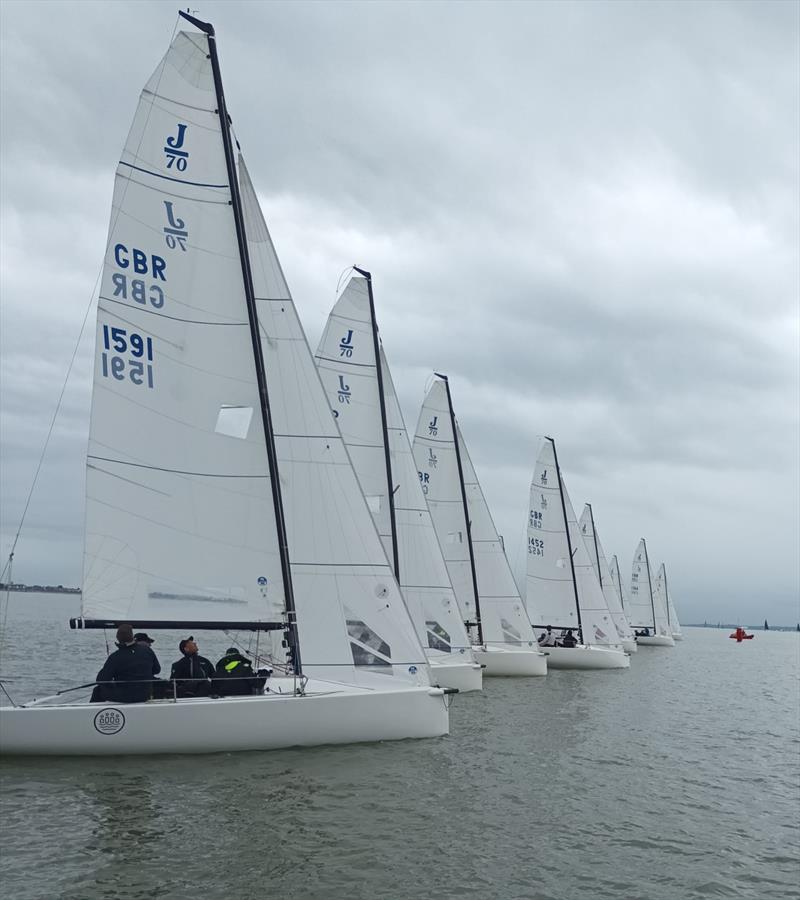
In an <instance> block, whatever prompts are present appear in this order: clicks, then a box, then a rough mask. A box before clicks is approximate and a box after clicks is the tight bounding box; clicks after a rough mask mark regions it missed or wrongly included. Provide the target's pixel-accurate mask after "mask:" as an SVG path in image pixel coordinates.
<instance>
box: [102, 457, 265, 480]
mask: <svg viewBox="0 0 800 900" xmlns="http://www.w3.org/2000/svg"><path fill="white" fill-rule="evenodd" d="M86 458H87V459H94V460H97V461H98V462H107V463H116V464H117V465H120V466H134V467H135V468H137V469H152V470H153V471H155V472H169V473H171V474H172V475H196V476H198V477H200V478H269V475H231V474H228V473H226V472H190V471H186V470H184V469H168V468H166V467H164V466H150V465H147V464H146V463H135V462H127V461H126V460H124V459H110V458H109V457H107V456H92V455H91V454H90V455H87V457H86ZM109 474H110V473H109Z"/></svg>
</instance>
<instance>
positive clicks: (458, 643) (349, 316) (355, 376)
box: [316, 268, 483, 691]
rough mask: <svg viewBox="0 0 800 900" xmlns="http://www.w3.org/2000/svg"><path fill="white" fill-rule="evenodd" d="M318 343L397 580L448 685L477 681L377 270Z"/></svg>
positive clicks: (361, 273)
mask: <svg viewBox="0 0 800 900" xmlns="http://www.w3.org/2000/svg"><path fill="white" fill-rule="evenodd" d="M354 272H355V275H354V276H353V277H351V278H350V280H349V281H348V283H347V285H346V286H345V289H344V290H343V291H342V293H341V295H340V297H339V299H338V300H337V301H336V304H335V305H334V307H333V309H332V310H331V313H330V315H329V316H328V321H327V323H326V326H325V331H324V332H323V335H322V338H321V340H320V343H319V347H318V348H317V355H316V360H317V368H318V369H319V373H320V376H321V378H322V383H323V385H324V386H325V390H326V391H327V394H328V401H329V403H330V405H331V408H332V410H333V413H334V416H335V418H336V422H337V423H338V425H339V430H340V431H341V433H342V438H343V439H344V442H345V445H346V446H347V449H348V452H349V454H350V458H351V460H352V462H353V467H354V468H355V470H356V474H357V475H358V480H359V483H360V484H361V488H362V490H363V492H364V495H365V496H366V498H367V503H368V506H369V508H370V511H371V513H372V517H373V519H374V521H375V526H376V528H377V529H378V533H379V534H380V536H381V540H382V541H383V545H384V549H385V550H386V555H387V557H388V559H389V560H391V561H392V568H393V570H394V573H395V576H396V578H397V580H398V582H399V583H400V589H401V590H402V592H403V597H404V598H405V601H406V606H407V607H408V610H409V613H410V614H411V618H412V620H413V621H414V624H415V626H416V628H417V634H418V636H419V638H420V641H421V642H422V645H423V647H424V648H425V652H426V654H427V656H428V660H429V662H430V665H431V676H432V678H433V680H434V682H435V683H437V684H439V685H441V686H442V687H451V688H458V690H460V691H477V690H480V689H481V686H482V680H483V679H482V671H481V666H480V664H479V663H478V662H477V661H476V660H475V657H474V654H473V652H472V647H471V643H470V639H469V636H468V634H467V630H466V628H465V626H464V623H463V621H462V618H461V613H460V611H459V607H458V602H457V600H456V596H455V593H454V591H453V587H452V585H451V584H450V576H449V575H448V573H447V566H446V564H445V562H444V559H443V558H442V553H441V550H440V549H439V543H438V541H437V540H436V532H435V530H434V527H433V522H432V521H431V515H430V512H429V510H428V505H427V503H426V502H425V495H424V494H423V493H422V486H421V484H420V481H419V478H418V477H417V467H416V465H415V463H414V457H413V455H412V452H411V444H410V442H409V439H408V433H407V431H406V427H405V423H404V422H403V416H402V412H401V410H400V403H399V401H398V399H397V394H396V392H395V389H394V384H393V382H392V377H391V374H390V371H389V366H388V364H387V362H386V357H385V355H384V351H383V347H382V345H381V340H380V337H379V334H378V325H377V321H376V318H375V301H374V295H373V286H372V276H371V274H370V273H369V272H367V271H365V270H364V269H358V268H355V269H354Z"/></svg>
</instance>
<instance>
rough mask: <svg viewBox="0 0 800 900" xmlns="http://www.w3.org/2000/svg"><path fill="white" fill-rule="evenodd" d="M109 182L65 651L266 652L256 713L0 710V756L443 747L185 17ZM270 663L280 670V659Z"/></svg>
mask: <svg viewBox="0 0 800 900" xmlns="http://www.w3.org/2000/svg"><path fill="white" fill-rule="evenodd" d="M181 16H182V17H183V19H184V20H185V21H187V22H189V23H190V24H191V25H193V26H194V27H195V28H196V29H197V30H195V31H181V32H179V33H178V34H177V35H176V37H175V39H174V41H173V42H172V45H171V47H170V48H169V50H168V51H167V53H166V55H165V57H164V58H163V60H162V62H161V63H160V64H159V65H158V67H157V69H156V70H155V72H154V74H153V76H152V77H151V78H150V79H149V81H148V82H147V84H146V86H145V88H144V91H143V92H142V95H141V98H140V101H139V106H138V109H137V111H136V115H135V117H134V120H133V125H132V127H131V131H130V134H129V136H128V140H127V143H126V145H125V148H124V151H123V154H122V158H121V160H120V163H119V166H118V168H117V173H116V182H115V189H114V200H113V208H112V215H111V224H110V228H109V236H108V245H107V250H106V258H105V266H104V271H103V277H102V284H101V290H100V297H99V302H98V312H97V345H96V353H95V371H94V389H93V398H92V415H91V428H90V439H89V448H88V457H87V473H86V475H87V479H86V480H87V484H86V526H85V556H84V577H83V599H82V615H81V617H80V618H79V619H77V620H75V621H73V623H72V624H73V626H74V627H77V628H108V627H114V626H116V625H119V624H121V623H130V624H131V625H133V627H134V628H141V629H144V628H146V629H148V630H150V629H159V628H164V629H165V628H169V629H186V630H190V629H191V630H194V629H223V630H231V631H237V630H242V631H244V630H249V631H264V632H268V633H270V634H273V635H277V636H278V640H277V641H275V645H276V647H277V649H278V651H279V652H280V653H282V658H281V659H280V660H279V662H282V663H283V665H284V667H285V670H286V674H285V675H283V676H280V677H278V676H276V677H274V678H272V679H270V680H269V681H268V682H267V690H266V691H265V692H263V693H261V694H260V695H257V696H243V697H220V698H214V697H202V698H187V699H173V700H151V701H148V702H144V703H135V704H134V703H131V704H120V703H117V704H110V705H109V704H105V705H98V704H92V703H89V702H88V701H87V700H82V701H77V702H76V701H69V700H68V701H67V702H60V701H63V700H64V697H68V696H69V697H71V696H74V695H73V694H65V695H63V696H62V697H61V698H45V699H44V700H41V701H34V702H33V703H30V704H23V705H22V706H15V707H4V708H2V709H0V750H2V752H3V753H22V754H103V755H105V754H127V753H173V752H174V753H197V752H212V751H229V750H253V749H268V748H277V747H290V746H294V745H311V744H324V743H350V742H356V741H379V740H387V739H397V738H409V737H430V736H435V735H441V734H445V733H446V732H447V730H448V710H447V702H446V700H447V698H446V697H445V692H444V691H443V690H442V689H440V688H436V687H433V686H432V685H431V681H430V677H429V668H428V664H427V659H426V657H425V653H424V651H423V649H422V646H421V644H420V642H419V639H418V637H417V634H416V631H415V629H414V625H413V623H412V622H411V619H410V618H409V615H408V612H407V610H406V607H405V604H404V602H403V599H402V596H401V593H400V589H399V586H398V584H397V581H396V579H395V576H394V573H393V572H392V569H391V567H390V566H389V565H388V563H387V560H386V556H385V553H384V550H383V547H382V545H381V542H380V538H379V536H378V534H377V532H376V530H375V527H374V524H373V521H372V518H371V516H370V513H369V510H368V508H367V505H366V501H365V500H364V497H363V495H362V492H361V489H360V487H359V485H358V481H357V479H356V475H355V473H354V471H353V469H352V467H351V465H350V460H349V457H348V455H347V450H346V448H345V446H344V443H343V441H342V439H341V436H340V434H339V430H338V428H337V426H336V423H335V421H334V419H333V418H332V416H331V412H330V407H329V405H328V400H327V397H326V396H325V392H324V390H323V387H322V384H321V382H320V380H319V376H318V374H317V371H316V367H315V365H314V360H313V356H312V354H311V351H310V348H309V347H308V344H307V341H306V338H305V335H304V333H303V330H302V327H301V325H300V321H299V318H298V316H297V312H296V310H295V307H294V304H293V302H292V299H291V295H290V293H289V291H288V288H287V286H286V282H285V280H284V277H283V273H282V271H281V268H280V264H279V262H278V259H277V256H276V254H275V251H274V248H273V245H272V242H271V239H270V236H269V232H268V231H267V227H266V224H265V223H264V219H263V217H262V214H261V210H260V208H259V205H258V200H257V198H256V194H255V191H254V190H253V186H252V184H251V182H250V179H249V176H248V174H247V170H246V169H245V166H244V162H243V160H242V158H241V157H240V156H239V157H238V158H237V155H236V154H235V151H234V143H235V139H234V137H233V135H232V131H231V120H230V117H229V115H228V110H227V104H226V99H225V95H224V93H223V88H222V80H221V76H220V68H219V61H218V56H217V42H216V38H215V34H214V29H213V27H212V26H211V25H210V24H207V23H205V22H201V21H200V20H198V19H196V18H194V17H192V16H190V15H188V14H186V13H181ZM282 647H283V648H285V649H282Z"/></svg>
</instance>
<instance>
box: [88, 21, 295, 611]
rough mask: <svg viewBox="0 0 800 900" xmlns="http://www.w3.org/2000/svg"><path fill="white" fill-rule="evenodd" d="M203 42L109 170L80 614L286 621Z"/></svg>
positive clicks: (139, 117) (167, 62)
mask: <svg viewBox="0 0 800 900" xmlns="http://www.w3.org/2000/svg"><path fill="white" fill-rule="evenodd" d="M207 41H208V39H207V37H206V36H205V35H204V34H197V33H185V32H180V33H179V34H178V35H177V36H176V37H175V39H174V41H173V43H172V46H171V47H170V49H169V50H168V52H167V54H166V56H165V57H164V59H163V60H162V62H161V63H160V65H159V66H158V68H157V69H156V71H155V72H154V74H153V75H152V77H151V78H150V80H149V81H148V82H147V85H146V87H145V89H144V90H143V92H142V94H141V98H140V100H139V106H138V108H137V111H136V115H135V118H134V121H133V126H132V128H131V131H130V134H129V135H128V139H127V142H126V144H125V149H124V151H123V154H122V158H121V161H120V163H119V166H118V168H117V173H116V180H115V187H114V201H113V207H112V214H111V224H110V227H109V235H108V244H107V249H106V256H105V263H104V268H103V277H102V283H101V289H100V298H99V302H98V313H97V340H96V353H95V367H94V390H93V397H92V415H91V427H90V436H89V448H88V459H87V477H86V543H85V555H84V574H83V603H82V614H83V616H84V617H85V618H86V619H108V620H117V621H119V620H123V621H125V620H134V621H143V620H144V621H156V620H157V621H170V622H176V623H184V622H193V623H196V624H197V625H202V624H203V623H209V622H214V621H224V622H230V623H235V622H253V621H256V622H261V621H266V620H275V619H277V620H278V621H280V620H281V618H282V614H283V610H284V586H283V583H282V578H281V565H280V557H279V553H278V544H277V537H276V522H275V514H274V508H273V499H272V489H271V484H270V477H271V473H270V471H269V465H268V462H267V454H266V449H265V438H264V429H263V423H262V418H261V413H260V404H259V396H258V389H257V385H256V372H255V364H254V357H253V349H252V339H251V334H250V325H249V319H248V313H247V307H246V301H245V294H244V288H243V281H242V269H241V261H240V255H239V251H238V245H237V238H236V231H235V226H234V217H233V215H232V212H231V205H230V204H231V189H230V183H229V179H228V174H227V169H226V164H225V157H224V152H223V142H222V133H221V129H220V119H219V116H218V114H217V101H216V97H215V92H214V82H213V77H212V70H211V63H210V60H209V58H208V53H209V48H208V43H207Z"/></svg>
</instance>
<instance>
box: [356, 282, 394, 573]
mask: <svg viewBox="0 0 800 900" xmlns="http://www.w3.org/2000/svg"><path fill="white" fill-rule="evenodd" d="M353 269H354V271H356V272H358V274H359V275H363V276H364V278H365V279H366V281H367V294H368V295H369V317H370V324H371V325H372V346H373V348H374V350H375V371H376V372H377V373H378V399H379V401H380V407H381V430H382V432H383V456H384V460H385V461H386V487H387V488H388V493H389V523H390V526H391V529H392V567H393V568H394V577H395V578H396V579H397V581H398V583H399V582H400V554H399V552H398V549H397V522H396V519H395V512H394V479H393V478H392V454H391V451H390V449H389V427H388V425H387V422H386V397H385V395H384V393H383V366H381V344H380V340H379V339H378V323H377V321H376V319H375V300H374V298H373V296H372V275H371V274H370V273H369V272H367V271H366V270H365V269H359V268H358V266H353Z"/></svg>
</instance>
